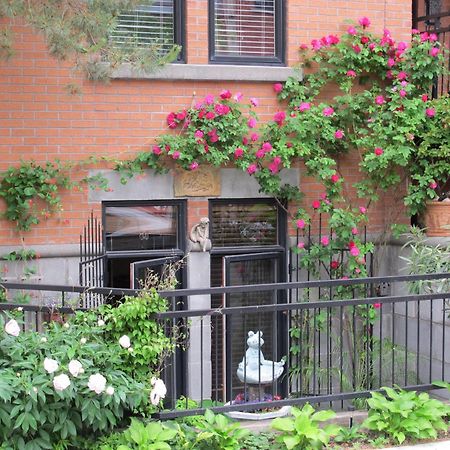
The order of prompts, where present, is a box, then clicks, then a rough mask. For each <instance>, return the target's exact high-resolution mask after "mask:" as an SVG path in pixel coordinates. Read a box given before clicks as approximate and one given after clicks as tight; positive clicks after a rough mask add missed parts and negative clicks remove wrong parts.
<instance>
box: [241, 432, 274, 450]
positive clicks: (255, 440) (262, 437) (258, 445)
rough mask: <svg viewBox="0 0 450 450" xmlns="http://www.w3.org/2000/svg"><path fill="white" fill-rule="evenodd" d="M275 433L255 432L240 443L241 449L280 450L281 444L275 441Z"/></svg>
mask: <svg viewBox="0 0 450 450" xmlns="http://www.w3.org/2000/svg"><path fill="white" fill-rule="evenodd" d="M276 438H277V434H276V433H257V434H251V435H250V436H247V437H246V438H245V439H244V440H243V441H242V444H241V449H242V450H281V449H282V447H281V444H278V443H277V442H275V440H276Z"/></svg>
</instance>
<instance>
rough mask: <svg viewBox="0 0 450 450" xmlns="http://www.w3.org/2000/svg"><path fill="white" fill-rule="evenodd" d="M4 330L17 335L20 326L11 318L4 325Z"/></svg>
mask: <svg viewBox="0 0 450 450" xmlns="http://www.w3.org/2000/svg"><path fill="white" fill-rule="evenodd" d="M5 332H6V333H8V334H10V335H11V336H15V337H17V336H19V334H20V327H19V324H18V323H17V321H16V320H14V319H11V320H10V321H9V322H7V323H6V325H5Z"/></svg>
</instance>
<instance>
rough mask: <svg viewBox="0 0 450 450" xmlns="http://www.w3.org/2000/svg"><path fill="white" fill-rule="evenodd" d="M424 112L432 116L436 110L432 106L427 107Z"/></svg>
mask: <svg viewBox="0 0 450 450" xmlns="http://www.w3.org/2000/svg"><path fill="white" fill-rule="evenodd" d="M425 114H426V115H427V117H434V116H435V115H436V110H435V109H434V108H427V109H426V110H425Z"/></svg>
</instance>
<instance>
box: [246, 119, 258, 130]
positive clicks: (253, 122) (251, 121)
mask: <svg viewBox="0 0 450 450" xmlns="http://www.w3.org/2000/svg"><path fill="white" fill-rule="evenodd" d="M247 125H248V127H249V128H255V127H256V119H255V118H254V117H250V119H248V121H247Z"/></svg>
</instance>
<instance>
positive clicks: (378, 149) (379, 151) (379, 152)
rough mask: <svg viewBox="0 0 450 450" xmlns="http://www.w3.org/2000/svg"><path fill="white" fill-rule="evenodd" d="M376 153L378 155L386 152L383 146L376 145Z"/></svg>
mask: <svg viewBox="0 0 450 450" xmlns="http://www.w3.org/2000/svg"><path fill="white" fill-rule="evenodd" d="M374 153H375V155H377V156H381V155H382V154H383V153H384V152H383V149H382V148H381V147H376V148H375V151H374Z"/></svg>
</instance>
